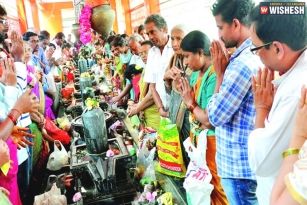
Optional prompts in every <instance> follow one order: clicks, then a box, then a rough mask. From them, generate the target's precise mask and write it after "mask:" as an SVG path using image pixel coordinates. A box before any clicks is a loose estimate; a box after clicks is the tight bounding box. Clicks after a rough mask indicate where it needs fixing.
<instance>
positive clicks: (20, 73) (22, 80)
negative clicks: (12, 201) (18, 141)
mask: <svg viewBox="0 0 307 205" xmlns="http://www.w3.org/2000/svg"><path fill="white" fill-rule="evenodd" d="M14 64H15V67H16V74H17V88H18V89H19V92H20V93H23V92H25V91H26V89H27V75H28V71H27V67H26V65H25V64H23V63H21V62H15V63H14ZM14 104H15V103H14ZM31 123H32V121H31V118H30V113H25V114H22V115H21V117H20V118H19V119H18V123H17V125H18V126H21V127H26V126H28V125H30V124H31ZM28 156H29V155H28V151H27V148H23V147H22V148H21V149H20V150H17V158H18V165H20V164H21V163H23V162H24V161H25V160H26V159H28Z"/></svg>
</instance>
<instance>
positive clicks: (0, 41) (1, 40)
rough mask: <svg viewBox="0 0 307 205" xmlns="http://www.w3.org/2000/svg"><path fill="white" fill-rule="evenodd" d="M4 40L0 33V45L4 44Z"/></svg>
mask: <svg viewBox="0 0 307 205" xmlns="http://www.w3.org/2000/svg"><path fill="white" fill-rule="evenodd" d="M4 40H5V36H4V33H2V32H0V44H5V43H4Z"/></svg>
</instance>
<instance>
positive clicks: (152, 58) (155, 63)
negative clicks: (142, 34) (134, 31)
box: [144, 37, 174, 110]
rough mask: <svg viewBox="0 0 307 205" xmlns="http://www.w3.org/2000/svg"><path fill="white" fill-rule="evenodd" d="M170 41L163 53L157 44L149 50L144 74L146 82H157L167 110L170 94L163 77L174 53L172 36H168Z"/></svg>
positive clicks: (157, 88)
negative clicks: (167, 91) (166, 89)
mask: <svg viewBox="0 0 307 205" xmlns="http://www.w3.org/2000/svg"><path fill="white" fill-rule="evenodd" d="M168 38H169V39H168V42H167V44H166V45H165V47H164V49H163V52H162V55H161V52H160V49H159V48H158V47H156V46H154V47H152V48H151V49H150V50H149V52H148V58H147V64H146V72H145V75H144V82H146V83H155V84H156V90H157V92H158V94H159V96H160V99H161V100H162V104H163V107H164V109H165V110H168V95H167V93H166V91H165V87H164V82H163V77H164V73H165V70H166V68H167V67H168V65H169V61H170V59H171V57H172V56H173V54H174V50H173V48H172V44H171V38H170V37H168Z"/></svg>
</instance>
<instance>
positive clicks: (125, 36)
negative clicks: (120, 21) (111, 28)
mask: <svg viewBox="0 0 307 205" xmlns="http://www.w3.org/2000/svg"><path fill="white" fill-rule="evenodd" d="M120 36H121V37H122V38H127V37H128V38H129V36H128V35H127V34H125V33H124V34H120Z"/></svg>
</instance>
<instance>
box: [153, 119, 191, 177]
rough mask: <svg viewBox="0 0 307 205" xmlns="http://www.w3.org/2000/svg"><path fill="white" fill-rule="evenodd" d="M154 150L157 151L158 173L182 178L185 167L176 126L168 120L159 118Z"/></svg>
mask: <svg viewBox="0 0 307 205" xmlns="http://www.w3.org/2000/svg"><path fill="white" fill-rule="evenodd" d="M156 148H157V151H158V158H159V164H158V171H159V172H161V173H163V174H166V175H170V176H175V177H179V178H184V177H185V174H186V167H185V165H184V162H183V157H182V149H181V145H180V139H179V133H178V130H177V126H176V124H172V122H171V120H170V119H168V118H161V121H160V128H159V132H158V139H157V144H156Z"/></svg>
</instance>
